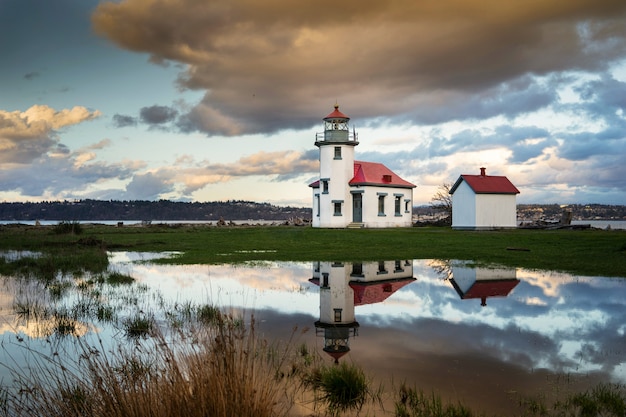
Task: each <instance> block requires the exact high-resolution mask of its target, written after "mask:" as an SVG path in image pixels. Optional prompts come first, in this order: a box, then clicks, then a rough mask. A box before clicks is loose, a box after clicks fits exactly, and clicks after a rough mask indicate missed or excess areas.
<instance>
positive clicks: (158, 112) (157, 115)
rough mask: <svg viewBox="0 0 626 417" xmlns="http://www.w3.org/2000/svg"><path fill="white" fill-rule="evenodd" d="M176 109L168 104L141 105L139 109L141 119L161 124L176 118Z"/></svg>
mask: <svg viewBox="0 0 626 417" xmlns="http://www.w3.org/2000/svg"><path fill="white" fill-rule="evenodd" d="M177 115H178V111H176V110H175V109H173V108H171V107H168V106H157V105H154V106H150V107H142V108H141V110H140V111H139V117H140V118H141V121H142V122H144V123H147V124H150V125H162V124H164V123H169V122H172V121H174V120H175V119H176V116H177Z"/></svg>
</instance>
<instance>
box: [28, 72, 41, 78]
mask: <svg viewBox="0 0 626 417" xmlns="http://www.w3.org/2000/svg"><path fill="white" fill-rule="evenodd" d="M39 75H41V74H39V72H37V71H34V72H29V73H27V74H24V79H26V80H34V79H35V78H37V77H39Z"/></svg>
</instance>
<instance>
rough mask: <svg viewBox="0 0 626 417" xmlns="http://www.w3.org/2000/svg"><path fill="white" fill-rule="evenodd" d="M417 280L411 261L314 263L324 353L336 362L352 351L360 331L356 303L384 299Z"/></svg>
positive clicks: (313, 280) (317, 326)
mask: <svg viewBox="0 0 626 417" xmlns="http://www.w3.org/2000/svg"><path fill="white" fill-rule="evenodd" d="M414 280H415V279H414V278H413V263H412V262H411V261H381V262H368V263H341V262H314V264H313V278H312V279H311V282H313V283H315V284H317V285H319V286H320V319H319V320H318V321H316V322H315V328H316V334H317V335H320V336H324V348H323V350H324V352H326V353H328V354H329V355H330V356H331V357H332V358H334V360H335V363H337V362H338V361H339V358H341V357H342V356H343V355H345V354H346V353H348V352H349V351H350V338H351V337H354V336H356V335H357V334H358V328H359V323H358V322H357V321H356V319H355V314H354V308H355V306H358V305H364V304H373V303H378V302H381V301H384V300H385V299H387V298H388V297H389V296H390V295H392V294H393V293H394V292H395V291H397V290H398V289H399V288H401V287H403V286H404V285H406V284H408V283H410V282H412V281H414Z"/></svg>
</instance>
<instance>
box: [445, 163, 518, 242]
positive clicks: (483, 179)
mask: <svg viewBox="0 0 626 417" xmlns="http://www.w3.org/2000/svg"><path fill="white" fill-rule="evenodd" d="M450 194H451V195H452V228H453V229H472V230H477V229H502V228H515V227H517V204H516V196H517V194H519V190H518V189H517V188H516V187H515V186H514V185H513V184H512V183H511V181H509V179H508V178H507V177H503V176H497V175H487V174H486V169H485V168H480V175H467V174H464V175H461V176H460V177H459V179H458V180H457V181H456V182H455V183H454V185H453V186H452V188H450Z"/></svg>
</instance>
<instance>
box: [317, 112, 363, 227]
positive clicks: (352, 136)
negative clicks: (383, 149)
mask: <svg viewBox="0 0 626 417" xmlns="http://www.w3.org/2000/svg"><path fill="white" fill-rule="evenodd" d="M349 121H350V118H349V117H348V116H346V115H345V114H343V113H342V112H340V111H339V105H337V104H335V110H334V111H333V112H332V113H330V114H329V115H328V116H326V117H324V132H323V133H318V134H317V135H316V138H315V146H317V147H318V148H319V150H320V153H319V159H320V179H319V188H316V193H315V195H314V202H313V220H312V226H313V227H345V226H346V219H351V218H352V210H353V205H352V197H351V194H350V185H349V184H348V183H349V181H350V180H351V179H352V177H353V176H354V147H355V146H356V145H358V144H359V142H358V141H357V135H356V132H354V131H353V132H350V129H349V127H348V122H349Z"/></svg>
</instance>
